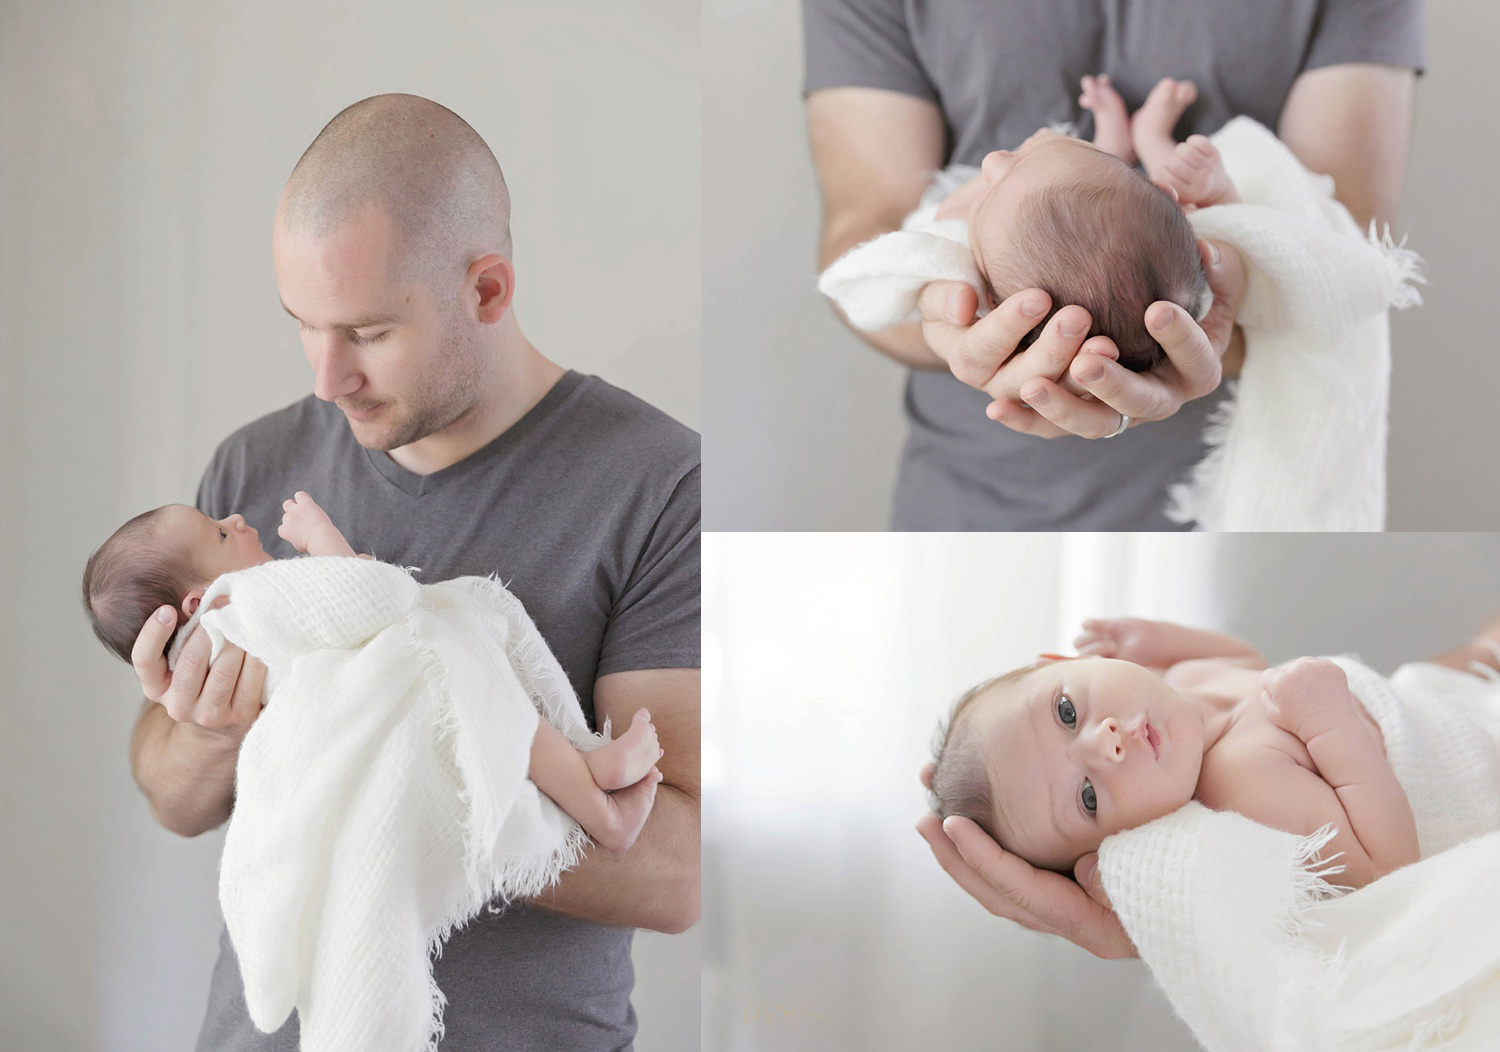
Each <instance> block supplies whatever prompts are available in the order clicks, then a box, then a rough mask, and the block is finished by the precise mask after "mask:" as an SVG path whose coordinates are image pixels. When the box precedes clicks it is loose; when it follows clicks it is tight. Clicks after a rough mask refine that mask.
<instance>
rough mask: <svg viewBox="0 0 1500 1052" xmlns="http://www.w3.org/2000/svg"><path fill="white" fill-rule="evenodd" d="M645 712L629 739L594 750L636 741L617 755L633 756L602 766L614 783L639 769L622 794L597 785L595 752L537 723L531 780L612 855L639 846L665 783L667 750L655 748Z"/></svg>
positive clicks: (627, 734)
mask: <svg viewBox="0 0 1500 1052" xmlns="http://www.w3.org/2000/svg"><path fill="white" fill-rule="evenodd" d="M643 713H645V710H644V709H642V710H641V712H640V713H637V714H636V719H635V721H634V722H633V723H632V724H631V725H630V729H629V730H627V731H626V732H625V734H624V735H622V736H621V737H619V738H617V739H616V740H615V741H612V742H609V743H608V744H606V745H603V746H600V748H599V749H596V750H594V752H599V751H601V750H603V749H613V748H614V747H615V746H617V745H620V743H621V742H624V741H625V740H626V739H627V738H629V739H631V742H632V744H631V745H629V746H628V747H627V748H626V749H625V750H615V751H616V753H622V752H628V753H629V754H630V755H629V756H620V755H617V756H616V757H615V758H614V759H612V760H609V761H608V762H606V763H603V764H601V767H603V768H608V773H611V774H613V775H614V777H615V778H621V777H626V776H628V774H629V773H630V772H631V771H636V770H639V772H640V773H639V774H638V775H637V777H636V779H635V781H634V782H630V783H623V785H615V786H613V787H614V788H616V789H618V791H617V792H613V793H609V792H605V791H604V788H603V786H602V785H601V783H599V782H598V781H596V776H595V774H594V771H593V770H592V766H593V765H592V764H591V762H590V758H591V757H592V756H593V753H584V752H579V751H578V750H577V749H575V748H573V745H572V743H571V742H569V741H568V739H567V738H565V737H563V735H562V732H561V731H559V730H558V729H557V728H556V727H554V726H552V724H550V723H548V722H547V721H546V720H538V721H537V729H536V736H535V737H534V738H533V739H532V741H531V768H530V770H529V772H528V774H529V775H530V777H531V780H532V781H533V782H535V783H536V785H537V788H538V789H540V790H541V791H542V792H544V793H546V794H547V795H548V796H550V797H551V798H552V800H553V802H554V803H556V804H557V806H558V807H561V808H562V809H563V810H564V811H566V812H567V813H568V814H569V815H571V816H573V818H574V820H576V821H577V822H578V824H579V825H581V826H583V831H584V832H585V833H587V834H588V835H589V836H591V837H593V838H594V840H595V841H596V842H597V843H598V844H599V845H600V846H601V847H604V848H607V849H609V850H610V851H625V850H627V849H628V848H629V847H630V845H631V844H633V843H635V838H636V837H637V836H639V835H640V832H641V827H642V826H644V825H645V824H646V818H647V816H648V815H650V813H651V805H652V804H653V803H654V802H655V801H656V786H657V784H658V783H659V782H660V781H661V772H660V771H659V770H657V769H656V766H655V764H656V761H657V760H658V759H659V758H660V757H661V755H662V751H661V748H660V747H659V746H658V745H657V743H656V730H655V728H653V727H652V726H651V724H650V720H649V718H643V716H642V714H643ZM642 743H649V744H647V745H643V744H642ZM642 748H649V749H650V752H651V760H650V762H648V763H647V764H646V765H645V766H644V768H641V767H640V766H639V764H638V763H637V757H636V754H637V753H639V752H640V750H641V749H642ZM627 786H628V787H627Z"/></svg>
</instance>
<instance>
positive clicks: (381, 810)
mask: <svg viewBox="0 0 1500 1052" xmlns="http://www.w3.org/2000/svg"><path fill="white" fill-rule="evenodd" d="M220 596H228V597H229V598H230V602H229V604H228V605H227V606H223V607H221V608H220V609H217V610H212V609H211V610H209V611H208V612H207V613H205V614H204V615H203V617H202V619H201V621H202V625H203V627H204V629H205V630H206V631H207V632H208V634H209V636H210V637H211V639H212V641H213V646H214V653H215V655H217V653H218V650H219V648H220V647H221V646H222V645H223V644H224V643H225V642H226V641H227V642H230V643H233V644H235V645H237V646H239V647H241V648H243V649H244V650H245V651H246V652H247V653H249V654H252V655H254V656H255V657H258V658H260V659H261V660H262V661H264V662H265V664H266V666H267V670H268V680H267V690H268V701H267V704H266V707H265V710H264V711H263V712H262V713H261V715H260V717H259V718H258V719H257V720H256V722H255V723H254V724H253V725H252V726H251V728H250V731H249V733H248V734H247V735H246V736H245V740H244V743H243V745H242V747H241V749H240V755H239V763H238V767H237V769H236V783H235V786H236V801H235V809H234V814H233V817H232V818H231V820H230V824H229V829H228V832H227V834H226V837H225V843H224V855H223V860H222V862H221V865H220V874H219V902H220V906H221V908H222V909H223V911H224V919H225V921H226V924H227V926H228V930H229V935H230V938H231V940H232V941H233V943H234V948H235V952H236V954H237V956H238V958H239V964H240V970H241V973H242V975H243V977H244V987H245V1002H246V1004H247V1006H248V1008H249V1013H250V1018H251V1020H252V1021H253V1022H254V1024H255V1025H256V1027H257V1028H259V1029H260V1030H262V1031H264V1032H271V1031H274V1030H276V1029H278V1028H279V1027H280V1026H281V1025H282V1024H283V1023H284V1022H285V1021H286V1020H287V1018H288V1016H289V1015H290V1014H291V1012H292V1009H293V1008H294V1007H295V1008H296V1010H297V1013H298V1017H299V1019H300V1021H301V1048H302V1049H303V1052H420V1050H423V1049H434V1048H436V1047H437V1043H438V1041H439V1039H440V1038H441V1036H442V1013H443V1006H444V997H443V993H442V991H441V990H439V988H438V986H437V984H436V982H435V981H434V980H433V976H432V965H431V955H432V954H433V953H434V952H436V951H439V950H440V948H441V945H442V943H443V942H444V940H446V938H447V937H448V935H449V934H450V933H451V932H452V931H453V930H454V929H455V928H456V927H460V926H462V925H463V924H465V923H466V922H467V921H468V920H469V919H470V918H472V917H474V916H475V915H476V914H477V913H478V912H479V911H480V910H481V908H482V907H483V906H484V905H485V904H486V903H488V902H490V900H492V899H494V898H497V897H499V898H501V899H509V898H515V897H524V896H531V895H535V894H537V893H538V892H539V891H541V890H542V889H543V888H544V887H546V886H547V885H548V884H550V883H552V882H553V881H555V880H556V879H557V877H558V876H559V875H560V873H561V872H562V871H563V870H564V869H565V868H566V867H567V866H569V865H571V864H573V862H575V861H576V860H577V859H578V858H579V856H580V853H581V851H582V850H583V848H584V847H585V845H586V843H587V840H586V837H585V835H584V833H583V831H582V830H581V829H580V828H579V827H578V825H577V823H575V822H574V821H573V820H572V819H571V818H569V817H568V816H567V815H566V814H564V813H563V812H562V811H561V810H560V809H559V808H558V807H557V806H556V805H555V804H553V803H552V802H551V800H549V799H548V798H547V797H546V796H544V795H543V794H542V793H541V792H540V791H539V790H538V789H537V788H536V786H535V785H534V784H533V783H532V782H531V781H529V780H528V779H527V777H526V772H527V769H528V765H529V757H530V750H531V742H532V738H533V737H534V735H535V731H536V727H537V720H538V719H539V718H546V719H547V720H549V721H550V722H551V723H553V724H554V725H555V726H556V727H557V728H558V729H559V730H560V731H562V733H563V734H564V735H565V736H566V737H567V738H568V739H569V740H570V741H571V742H572V743H573V744H574V745H576V746H578V747H579V748H584V749H588V748H592V747H594V746H595V745H597V744H598V743H599V742H600V741H601V740H602V739H599V738H596V737H595V736H594V735H592V734H591V733H590V732H589V730H588V727H587V724H586V723H585V721H584V717H583V713H582V710H581V709H580V707H579V705H578V700H577V698H576V696H575V695H574V694H573V691H572V689H571V688H570V687H569V685H568V680H567V677H566V675H564V673H563V671H562V669H561V668H560V667H559V666H558V664H557V661H556V660H555V659H554V658H553V656H552V654H551V652H550V651H549V650H548V649H547V646H546V644H545V642H544V641H543V640H542V638H541V636H540V634H539V633H538V632H537V630H536V628H535V626H534V625H533V624H532V622H531V619H530V618H529V617H528V616H527V615H526V612H525V611H524V610H523V609H522V607H521V604H520V602H519V601H518V600H517V599H516V598H515V597H514V596H512V595H511V594H510V593H509V592H508V591H506V590H505V588H503V587H502V586H501V585H500V584H499V583H497V582H496V581H494V580H493V579H490V578H483V577H467V578H459V579H456V580H453V581H446V582H441V583H437V584H430V585H420V584H418V583H417V582H416V581H415V580H414V579H413V578H412V577H411V576H409V575H408V574H407V573H406V572H405V571H404V570H402V569H401V568H400V567H395V566H390V565H387V564H384V563H380V562H375V561H373V560H366V559H358V558H352V557H307V558H300V559H286V560H278V561H275V562H270V563H266V564H264V565H261V566H257V567H253V568H251V569H248V570H241V571H238V572H236V573H231V574H226V575H224V576H222V577H220V578H218V579H217V580H216V581H215V582H214V583H213V584H212V586H210V588H209V589H208V591H207V592H206V593H205V595H204V598H203V604H202V605H203V607H205V608H207V607H210V606H211V605H212V604H213V602H214V600H215V599H217V598H218V597H220ZM539 714H540V716H539Z"/></svg>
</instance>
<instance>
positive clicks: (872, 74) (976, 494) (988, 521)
mask: <svg viewBox="0 0 1500 1052" xmlns="http://www.w3.org/2000/svg"><path fill="white" fill-rule="evenodd" d="M803 13H804V32H805V40H806V57H807V79H806V82H805V88H806V90H807V91H808V92H813V91H817V90H819V89H821V88H835V87H866V88H883V89H885V90H888V91H897V92H901V93H902V94H906V95H913V96H916V97H917V98H922V99H927V100H929V101H931V102H934V103H936V104H937V105H938V106H940V107H941V108H942V111H943V118H944V121H945V122H946V124H947V134H948V150H949V152H948V156H947V158H946V161H945V163H955V164H979V163H980V161H981V160H983V158H984V155H985V154H986V153H988V152H989V151H990V150H998V149H1010V148H1014V147H1016V146H1018V145H1019V144H1020V143H1021V142H1022V141H1023V140H1025V138H1026V137H1027V136H1029V135H1030V134H1031V133H1032V132H1034V131H1036V130H1037V129H1038V128H1040V127H1044V126H1046V125H1049V124H1052V123H1054V122H1071V123H1073V124H1075V125H1076V127H1077V130H1078V134H1079V135H1081V136H1083V137H1085V138H1087V137H1090V136H1092V134H1093V118H1092V116H1091V115H1090V114H1089V113H1087V111H1084V110H1082V109H1080V107H1079V106H1078V92H1079V87H1078V82H1079V78H1081V77H1082V76H1083V75H1085V74H1090V73H1101V72H1102V73H1108V74H1109V75H1110V77H1111V79H1112V80H1113V82H1114V84H1115V86H1116V87H1117V88H1118V89H1119V91H1120V93H1121V94H1122V95H1123V96H1124V98H1125V101H1126V104H1127V105H1128V106H1129V107H1130V108H1131V109H1132V110H1133V109H1135V108H1136V107H1137V106H1139V105H1140V104H1141V103H1142V102H1143V101H1144V100H1145V97H1146V94H1147V92H1149V91H1150V90H1151V87H1152V86H1153V85H1154V84H1155V83H1156V82H1157V81H1158V80H1159V79H1161V78H1162V77H1182V78H1188V79H1191V80H1192V81H1194V82H1195V83H1196V84H1197V86H1198V101H1197V102H1195V103H1194V104H1193V105H1192V106H1191V107H1189V109H1188V111H1187V112H1186V113H1185V114H1184V115H1183V119H1182V121H1181V122H1180V123H1179V124H1178V126H1177V129H1176V130H1177V137H1178V138H1179V139H1182V138H1185V137H1186V136H1188V135H1190V134H1193V133H1195V132H1197V133H1202V134H1205V135H1208V134H1212V133H1213V132H1214V131H1216V130H1218V128H1219V127H1221V126H1222V125H1223V124H1224V123H1225V122H1226V121H1228V120H1229V119H1230V118H1231V117H1234V116H1237V115H1240V114H1246V115H1249V116H1251V117H1254V118H1255V119H1256V120H1258V121H1260V122H1261V123H1262V124H1264V125H1266V126H1267V127H1269V128H1272V129H1275V127H1276V125H1277V121H1278V118H1279V115H1280V113H1281V108H1282V105H1283V104H1284V103H1285V101H1286V97H1287V93H1288V92H1289V91H1290V90H1291V86H1292V82H1293V81H1294V80H1295V79H1296V78H1297V76H1298V75H1299V74H1301V73H1302V72H1304V71H1306V70H1310V69H1315V68H1318V67H1322V66H1331V65H1337V64H1341V63H1348V62H1376V63H1384V64H1388V65H1398V66H1409V67H1411V68H1414V69H1420V68H1421V66H1422V63H1423V61H1424V52H1425V48H1426V40H1425V22H1424V18H1423V4H1422V0H1241V2H1237V3H1215V4H1203V3H1195V4H1185V3H1181V2H1180V0H1046V2H1045V3H1042V2H1038V0H804V2H803ZM1225 393H1226V392H1224V391H1223V390H1222V389H1221V390H1220V391H1218V392H1216V393H1215V394H1214V395H1211V396H1209V397H1207V398H1200V399H1198V400H1196V401H1193V402H1189V403H1187V404H1186V405H1185V406H1183V407H1182V409H1181V410H1179V411H1178V413H1177V414H1176V415H1175V416H1173V417H1171V418H1169V419H1167V420H1164V421H1159V422H1156V423H1152V424H1146V425H1142V426H1139V427H1135V428H1132V429H1131V430H1129V431H1127V432H1125V434H1123V435H1121V436H1119V437H1118V438H1114V439H1110V440H1108V441H1104V442H1093V441H1089V440H1087V439H1082V438H1075V437H1065V438H1058V439H1051V440H1045V439H1039V438H1033V437H1031V436H1028V435H1021V434H1018V433H1016V432H1014V431H1011V430H1010V429H1009V428H1007V427H1004V426H1003V425H1001V424H996V423H994V422H993V421H990V420H988V419H987V418H986V417H985V415H984V408H985V405H986V404H987V403H988V402H989V399H988V397H987V396H985V395H984V394H983V393H982V392H980V391H976V390H974V389H973V388H971V387H967V386H965V385H964V384H961V383H959V382H958V381H957V380H956V379H954V378H953V377H952V376H951V375H950V374H948V373H943V372H935V371H928V370H913V371H912V374H911V377H910V379H909V380H908V382H907V387H906V414H907V420H908V424H909V436H908V440H907V444H906V448H905V451H904V452H903V455H902V462H901V472H900V476H899V479H898V481H897V484H896V499H895V510H894V513H893V516H892V527H893V528H894V529H898V530H950V529H952V530H1051V529H1075V530H1126V529H1153V530H1154V529H1182V528H1185V527H1181V526H1178V525H1176V524H1174V523H1172V522H1171V521H1170V520H1168V519H1167V518H1166V516H1165V515H1163V514H1162V508H1163V507H1164V506H1165V504H1166V499H1167V498H1166V494H1167V489H1168V487H1169V486H1170V485H1171V484H1173V483H1175V482H1178V481H1181V480H1182V479H1183V478H1184V477H1185V475H1186V473H1187V472H1188V470H1189V469H1190V468H1191V467H1192V466H1193V465H1194V464H1196V463H1197V462H1198V461H1199V460H1200V459H1202V456H1203V454H1204V452H1205V447H1204V444H1203V440H1202V434H1203V428H1204V423H1205V420H1206V418H1207V417H1208V415H1209V414H1210V413H1211V412H1212V411H1213V410H1214V408H1215V407H1217V406H1218V405H1219V403H1220V402H1222V400H1223V398H1224V396H1225Z"/></svg>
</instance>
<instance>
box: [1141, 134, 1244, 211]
mask: <svg viewBox="0 0 1500 1052" xmlns="http://www.w3.org/2000/svg"><path fill="white" fill-rule="evenodd" d="M1156 178H1157V180H1158V181H1159V182H1161V183H1164V184H1165V185H1167V186H1170V187H1171V188H1172V189H1173V190H1176V191H1177V199H1178V200H1179V201H1181V202H1182V203H1183V205H1184V206H1186V207H1196V208H1207V207H1208V206H1209V205H1227V204H1231V203H1233V202H1235V201H1238V200H1239V199H1240V195H1239V194H1238V193H1237V192H1236V191H1235V189H1234V183H1233V182H1232V181H1231V180H1230V178H1229V173H1228V172H1226V171H1225V170H1224V159H1223V158H1222V157H1220V156H1219V151H1218V148H1217V147H1215V146H1214V144H1213V143H1211V142H1209V141H1208V139H1207V138H1206V137H1204V136H1202V135H1189V136H1188V140H1187V142H1184V143H1178V144H1177V146H1176V148H1175V149H1173V150H1172V155H1171V156H1170V157H1168V158H1167V161H1166V164H1165V165H1164V166H1163V168H1162V172H1161V174H1160V175H1158V176H1156Z"/></svg>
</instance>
